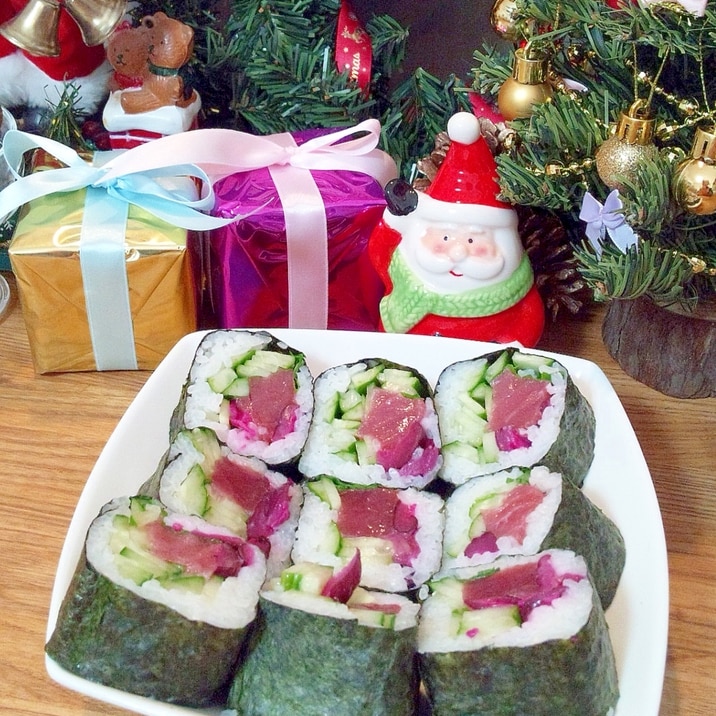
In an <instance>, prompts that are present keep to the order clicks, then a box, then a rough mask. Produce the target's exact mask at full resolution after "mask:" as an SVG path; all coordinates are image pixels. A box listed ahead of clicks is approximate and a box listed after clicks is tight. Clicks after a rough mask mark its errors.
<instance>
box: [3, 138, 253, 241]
mask: <svg viewBox="0 0 716 716" xmlns="http://www.w3.org/2000/svg"><path fill="white" fill-rule="evenodd" d="M38 148H39V149H44V150H45V151H46V152H48V153H49V154H51V155H53V156H54V157H56V158H57V159H59V160H60V161H61V162H62V163H63V164H65V165H67V166H66V167H62V168H59V169H52V170H49V171H42V172H34V173H33V174H30V175H28V176H21V175H20V174H19V173H18V170H19V168H20V167H21V166H22V159H23V155H24V154H25V152H27V151H30V150H33V149H38ZM129 151H131V150H129ZM3 154H4V155H5V159H6V161H7V163H8V165H9V166H10V169H11V171H12V173H13V175H14V176H15V178H16V181H14V182H13V183H12V184H10V185H9V186H7V187H6V188H5V189H3V190H2V191H1V192H0V216H7V215H8V214H10V213H11V212H13V211H14V210H15V209H17V208H19V207H20V206H22V205H23V204H27V203H28V202H30V201H32V200H33V199H38V198H39V197H42V196H46V195H48V194H55V193H57V192H69V191H74V190H77V189H84V188H88V187H92V188H95V189H101V190H103V191H105V192H107V194H108V195H109V196H110V197H112V198H113V199H117V200H120V201H123V202H125V203H127V204H134V205H135V206H138V207H140V208H142V209H145V210H146V211H148V212H149V213H150V214H153V215H154V216H156V217H158V218H159V219H162V220H163V221H166V222H167V223H169V224H172V225H174V226H179V227H181V228H183V229H189V230H194V231H206V230H209V229H214V228H218V227H220V226H226V224H228V223H231V222H232V221H236V220H237V219H239V218H241V217H234V218H233V219H222V218H217V217H213V216H208V215H207V214H203V213H202V211H210V210H211V209H213V208H214V201H215V197H214V190H213V188H212V183H211V181H210V179H209V176H208V175H207V173H206V172H205V171H204V170H203V169H201V168H200V167H199V166H197V165H196V164H186V163H180V164H175V165H172V166H160V167H157V168H153V169H152V168H150V169H146V168H145V169H143V170H142V171H131V170H127V169H126V168H125V169H124V170H123V173H121V174H119V175H118V174H117V172H115V171H113V170H114V168H115V167H114V164H115V163H116V161H117V160H118V159H119V158H121V157H122V154H118V155H116V156H115V157H112V158H110V159H109V160H108V161H107V162H105V163H103V164H102V165H101V166H96V165H95V164H92V163H90V162H87V161H85V160H84V159H83V158H82V157H81V156H80V155H79V154H78V153H77V152H76V151H75V150H74V149H72V148H71V147H68V146H66V145H64V144H61V143H60V142H56V141H54V140H52V139H48V138H47V137H41V136H36V135H33V134H28V133H26V132H21V131H19V130H16V129H12V130H10V131H9V132H7V134H5V137H4V138H3ZM175 177H192V178H195V179H199V180H200V181H201V182H202V188H203V193H202V195H200V196H199V197H198V198H196V199H194V198H191V197H189V196H187V193H186V191H182V190H180V189H175V188H172V187H171V186H170V185H169V184H168V183H167V180H168V179H171V178H175ZM162 179H163V180H164V182H162Z"/></svg>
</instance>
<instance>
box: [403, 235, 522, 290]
mask: <svg viewBox="0 0 716 716" xmlns="http://www.w3.org/2000/svg"><path fill="white" fill-rule="evenodd" d="M420 223H421V225H420V226H414V227H413V230H412V231H411V232H409V233H412V234H413V236H412V237H410V236H409V235H406V233H404V234H403V240H402V242H401V247H402V248H403V250H404V253H405V258H406V260H407V262H408V264H409V265H410V267H411V268H412V269H413V271H415V273H416V274H418V275H419V276H420V278H422V279H423V281H424V282H425V283H426V285H427V286H428V287H429V288H431V289H432V290H434V291H438V292H442V293H459V292H461V291H469V290H470V289H473V288H478V287H480V286H485V285H489V284H492V283H496V282H497V281H501V280H503V279H504V278H507V277H508V276H509V275H510V274H511V273H512V272H513V271H514V269H515V267H516V263H515V256H513V254H514V253H515V252H514V250H513V248H512V245H513V243H514V241H513V240H509V241H507V242H505V241H504V233H505V231H504V230H500V229H492V228H490V227H481V226H471V225H462V224H444V225H440V224H428V225H426V224H425V223H423V222H420ZM510 233H511V234H512V232H510ZM501 238H502V239H503V240H502V241H500V239H501Z"/></svg>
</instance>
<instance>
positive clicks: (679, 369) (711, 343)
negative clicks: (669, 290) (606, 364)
mask: <svg viewBox="0 0 716 716" xmlns="http://www.w3.org/2000/svg"><path fill="white" fill-rule="evenodd" d="M602 338H603V340H604V344H605V346H606V348H607V350H608V351H609V353H610V355H611V356H612V358H614V359H615V360H616V361H617V362H618V363H619V365H620V366H621V367H622V369H623V370H624V372H625V373H627V374H628V375H630V376H631V377H632V378H635V379H636V380H638V381H639V382H641V383H644V384H645V385H648V386H650V387H651V388H654V389H656V390H658V391H659V392H660V393H664V394H665V395H670V396H673V397H676V398H708V397H711V396H714V395H716V302H704V304H702V305H701V306H700V307H699V309H698V311H697V312H696V313H693V314H690V313H689V314H685V313H681V312H678V311H672V310H670V309H665V308H661V307H660V306H657V305H656V304H655V303H654V302H653V301H652V300H651V299H648V298H638V299H635V300H633V301H625V300H622V301H612V302H611V303H610V305H609V308H608V309H607V313H606V316H605V318H604V323H603V325H602Z"/></svg>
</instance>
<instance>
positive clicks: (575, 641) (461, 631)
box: [418, 550, 619, 716]
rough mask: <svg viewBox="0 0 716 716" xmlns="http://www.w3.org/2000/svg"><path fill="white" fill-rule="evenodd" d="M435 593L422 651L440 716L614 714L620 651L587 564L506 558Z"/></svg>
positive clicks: (569, 556)
mask: <svg viewBox="0 0 716 716" xmlns="http://www.w3.org/2000/svg"><path fill="white" fill-rule="evenodd" d="M430 590H431V593H430V596H428V598H427V599H426V600H425V602H424V603H423V604H422V607H421V612H420V624H419V628H418V652H419V660H420V673H421V676H422V678H423V683H424V685H425V689H426V692H427V695H428V700H429V701H430V703H431V705H432V713H433V714H434V716H465V714H480V716H498V715H499V716H503V714H529V716H554V714H561V715H564V716H607V714H611V713H613V709H614V708H615V707H616V703H617V700H618V695H619V694H618V684H617V672H616V666H615V661H614V652H613V649H612V645H611V641H610V639H609V633H608V628H607V624H606V621H605V618H604V612H603V610H602V606H601V604H600V602H599V599H598V598H597V596H596V592H595V591H594V589H593V588H592V585H591V582H590V580H589V576H588V572H587V566H586V563H585V562H584V560H583V559H582V558H581V557H579V556H577V555H575V554H574V553H573V552H571V551H567V550H549V551H546V552H541V553H539V554H537V555H534V556H529V557H501V558H499V559H498V560H496V561H495V562H493V563H492V564H491V565H489V566H484V567H476V568H472V569H471V570H459V571H458V572H456V574H455V575H453V576H446V577H444V578H441V579H440V580H437V581H435V582H432V583H431V584H430Z"/></svg>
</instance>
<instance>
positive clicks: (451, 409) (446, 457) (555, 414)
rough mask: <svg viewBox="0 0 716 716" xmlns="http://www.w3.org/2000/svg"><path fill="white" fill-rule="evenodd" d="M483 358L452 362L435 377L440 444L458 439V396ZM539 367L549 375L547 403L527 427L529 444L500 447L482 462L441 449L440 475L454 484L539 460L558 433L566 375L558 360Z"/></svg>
mask: <svg viewBox="0 0 716 716" xmlns="http://www.w3.org/2000/svg"><path fill="white" fill-rule="evenodd" d="M484 361H485V359H484V358H477V359H475V360H474V361H460V362H458V363H453V364H452V365H450V366H448V367H447V368H445V369H444V370H443V371H442V373H441V374H440V376H439V378H438V382H437V385H436V388H435V406H436V410H437V413H438V418H439V421H440V433H441V435H442V442H443V445H447V444H449V443H452V442H456V441H460V440H461V438H462V436H461V432H460V430H459V428H457V423H456V421H455V417H456V411H459V410H460V409H461V408H460V406H461V404H462V397H463V396H464V395H465V394H466V393H469V391H470V389H471V388H472V387H473V386H474V384H475V375H476V373H477V372H480V371H479V369H480V366H482V365H484ZM542 370H543V371H544V372H545V373H549V374H550V376H551V381H550V384H549V385H548V386H547V391H548V392H549V393H550V402H549V405H548V406H547V407H546V408H545V409H544V411H543V412H542V417H541V418H540V420H539V422H538V423H537V424H536V425H532V426H530V427H529V428H527V438H528V439H529V441H530V445H529V446H528V447H521V448H516V449H514V450H501V451H500V452H499V456H498V460H497V461H495V462H489V463H482V464H481V463H477V462H475V461H474V460H471V459H469V458H466V457H465V456H464V455H461V454H455V453H453V452H450V451H443V465H442V469H441V470H440V476H441V477H443V478H444V479H445V480H447V481H448V482H451V483H452V484H454V485H461V484H463V483H464V482H466V481H467V480H469V479H470V478H472V477H475V476H477V475H488V474H490V473H493V472H498V471H500V470H506V469H508V468H510V467H514V466H522V467H530V466H532V465H537V464H538V463H539V461H540V460H541V459H542V458H543V457H544V456H545V455H546V454H547V453H548V452H549V449H550V448H551V447H552V445H553V444H554V442H555V440H556V439H557V436H558V435H559V430H560V421H561V420H562V415H563V414H564V406H565V399H566V394H567V374H566V371H565V369H564V368H563V367H562V366H560V365H559V364H558V363H553V364H552V365H547V364H545V365H544V366H542ZM517 374H518V375H522V374H524V371H518V372H517Z"/></svg>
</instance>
